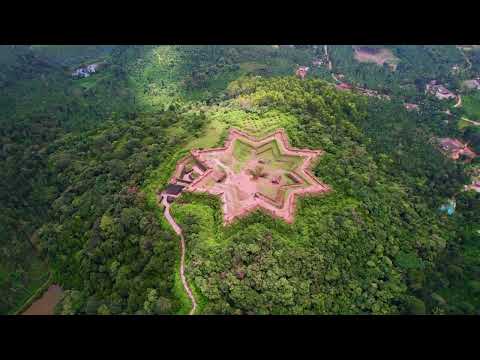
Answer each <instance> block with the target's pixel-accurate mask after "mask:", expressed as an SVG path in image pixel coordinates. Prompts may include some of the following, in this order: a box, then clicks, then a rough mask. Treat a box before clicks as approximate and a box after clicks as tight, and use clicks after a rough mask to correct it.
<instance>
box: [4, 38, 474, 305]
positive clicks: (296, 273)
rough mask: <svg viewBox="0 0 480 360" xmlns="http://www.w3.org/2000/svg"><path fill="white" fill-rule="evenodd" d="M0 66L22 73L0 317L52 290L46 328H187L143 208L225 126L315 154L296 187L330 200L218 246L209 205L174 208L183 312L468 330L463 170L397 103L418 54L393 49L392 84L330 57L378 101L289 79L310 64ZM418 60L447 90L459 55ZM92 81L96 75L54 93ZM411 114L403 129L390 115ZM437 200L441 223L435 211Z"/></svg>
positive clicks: (11, 100)
mask: <svg viewBox="0 0 480 360" xmlns="http://www.w3.org/2000/svg"><path fill="white" fill-rule="evenodd" d="M0 50H1V51H2V54H4V55H2V57H3V61H5V63H9V64H15V63H16V60H13V59H19V58H23V59H24V60H22V61H25V62H26V63H27V64H28V66H27V65H21V64H22V63H18V64H17V65H14V66H13V65H12V66H13V67H8V71H4V72H3V73H2V74H3V75H2V78H1V79H0V80H2V79H3V80H2V81H3V82H2V83H0V107H1V108H2V114H3V118H2V119H0V121H1V124H2V125H1V127H0V137H1V139H2V141H1V147H0V161H1V166H2V169H4V172H3V173H2V175H3V176H2V178H1V180H0V203H1V206H0V230H1V231H0V249H1V251H2V254H4V256H2V260H0V294H1V295H2V296H0V312H2V313H11V312H14V311H16V309H18V308H19V307H20V306H21V305H22V304H23V302H24V301H26V300H27V298H29V297H30V296H31V294H32V293H33V292H34V291H35V290H36V289H37V288H38V287H40V286H41V285H42V284H43V283H44V282H45V281H46V278H47V277H48V274H49V273H51V274H52V276H53V278H54V281H55V282H57V283H59V284H60V285H61V286H62V287H63V288H64V289H65V291H66V295H65V297H64V299H63V301H62V302H61V303H60V305H59V306H58V309H57V310H58V312H59V313H62V314H183V313H187V312H188V310H189V301H188V298H187V297H186V295H185V293H184V290H183V287H182V285H181V282H180V278H179V274H178V261H179V250H178V238H177V237H176V236H175V235H174V233H173V232H172V230H171V228H170V227H169V226H168V224H167V223H166V222H165V220H164V218H163V216H162V211H161V209H160V208H159V206H158V205H157V203H156V197H155V192H156V191H157V190H158V189H159V188H162V187H163V186H165V184H166V182H167V180H168V178H169V177H170V175H171V172H172V170H173V168H174V166H175V162H176V161H177V160H178V159H180V158H181V157H182V156H183V155H184V154H185V153H186V152H187V151H188V150H189V149H191V148H207V147H213V146H217V145H220V144H221V143H222V142H223V140H224V139H225V136H226V132H227V129H228V128H229V127H231V126H234V127H238V128H240V129H243V130H245V131H248V132H251V133H254V134H255V133H265V132H268V131H272V130H275V129H276V128H279V127H282V128H285V129H286V131H287V133H288V135H289V138H290V139H291V142H292V144H293V145H294V146H298V147H309V148H320V149H323V150H325V155H324V156H323V157H322V158H321V160H320V161H319V163H318V165H316V167H315V169H314V170H315V174H316V175H317V176H318V177H319V178H320V179H321V180H322V181H325V182H326V183H327V184H329V185H330V186H332V188H333V189H334V191H333V193H332V194H328V195H326V196H322V197H315V198H308V199H304V200H302V201H301V202H300V204H299V209H298V214H297V217H296V220H295V223H294V224H293V225H287V224H286V223H283V222H282V221H280V220H274V219H272V218H270V217H268V216H266V215H264V214H262V213H255V214H252V215H251V216H248V217H247V218H245V219H242V220H239V221H237V222H235V223H234V224H233V225H231V226H229V227H223V225H222V224H221V221H222V219H221V210H220V208H219V207H220V205H219V202H218V200H217V199H214V198H210V197H205V196H193V195H187V194H184V195H182V197H181V198H180V199H179V201H178V202H176V203H175V204H174V206H173V215H174V217H175V218H176V219H177V220H178V222H179V223H180V225H181V226H182V228H183V229H184V232H185V237H186V241H187V252H186V254H187V258H186V275H187V277H188V280H189V282H190V283H191V284H192V287H193V290H194V293H195V296H196V297H197V298H198V300H199V312H200V313H215V314H219V313H223V314H270V313H273V314H338V313H341V314H358V313H362V314H363V313H365V314H386V313H388V314H392V313H393V314H398V313H409V314H410V313H436V314H445V313H447V314H448V313H468V314H473V313H478V311H479V309H480V303H479V298H480V296H479V291H480V282H479V276H480V273H479V269H480V263H479V260H478V259H479V257H478V253H479V251H480V246H479V241H480V239H479V230H480V229H479V224H478V219H479V218H480V214H479V211H480V206H479V205H480V204H479V200H480V199H479V194H478V193H475V192H473V191H468V192H464V191H462V190H463V186H464V185H465V184H467V183H468V181H469V176H468V174H467V172H468V171H469V170H470V169H471V167H472V166H476V165H475V164H476V163H475V162H474V163H473V164H463V163H462V162H454V161H452V160H450V159H448V158H446V157H445V156H444V155H443V154H442V153H440V152H439V151H438V150H437V149H436V148H435V146H434V145H433V144H432V141H431V139H432V137H434V136H453V137H461V136H464V132H465V131H464V130H463V129H459V128H458V126H457V125H456V123H455V122H453V121H446V120H449V119H450V120H451V118H450V115H447V114H444V113H443V112H441V111H440V110H442V105H441V103H440V102H439V101H437V100H435V99H432V98H431V97H428V96H426V95H425V94H424V93H423V95H422V94H420V93H416V92H414V90H413V89H414V88H415V85H414V84H415V78H416V76H417V75H416V73H415V71H417V70H415V61H416V60H415V59H417V60H418V61H420V62H422V61H423V60H419V59H423V58H422V56H424V57H428V56H430V55H425V53H423V52H422V51H423V50H422V49H421V48H419V47H417V48H415V49H413V50H412V49H410V48H405V47H398V49H397V50H395V49H394V50H393V51H394V53H395V55H396V56H398V57H399V58H400V59H401V60H402V59H403V62H404V65H401V64H402V62H400V63H399V64H398V66H397V71H399V72H398V73H396V75H393V76H390V75H388V74H389V73H388V71H389V70H388V69H385V68H382V67H379V68H375V69H381V71H380V72H381V73H382V74H387V75H386V76H389V77H388V79H390V80H388V81H391V83H386V82H385V78H383V77H379V78H378V79H377V80H375V77H374V76H373V77H372V76H371V74H376V73H375V72H373V73H372V72H369V71H368V69H369V68H370V67H371V66H377V65H375V64H356V63H355V64H354V63H353V62H352V57H351V56H352V55H351V53H350V54H349V55H348V57H347V55H342V51H343V52H345V53H346V52H347V50H349V49H347V48H343V47H332V48H331V56H332V62H333V63H334V66H336V67H337V68H338V69H343V70H342V71H343V72H344V73H345V76H348V77H350V78H349V80H351V81H352V82H353V81H355V79H358V82H359V83H362V82H363V85H365V84H367V85H368V86H372V87H375V88H377V89H384V90H388V91H389V92H390V94H391V95H392V99H391V100H390V101H387V100H381V99H376V98H373V97H366V96H362V95H359V94H357V93H356V92H350V91H345V92H342V91H339V90H337V89H335V86H334V85H333V84H332V82H331V81H332V78H331V74H330V72H329V71H328V69H326V68H325V67H316V68H314V67H312V69H311V70H310V73H309V74H308V75H307V77H306V79H304V80H300V79H298V78H297V77H295V76H294V72H295V69H296V68H297V66H298V65H305V64H310V63H311V62H312V61H313V60H315V59H318V58H319V57H320V56H322V53H323V47H322V46H318V47H315V48H314V47H307V46H305V47H298V48H292V47H272V46H115V47H114V46H102V47H100V46H98V47H94V46H92V47H85V49H83V50H82V49H79V48H75V47H73V48H70V49H68V48H67V49H62V48H61V47H52V48H50V47H48V46H45V47H44V46H33V47H19V48H15V49H13V50H14V51H15V53H12V52H11V51H13V50H12V49H8V48H1V49H0ZM427 50H428V52H429V54H431V52H432V51H434V52H435V51H436V52H437V53H439V54H442V56H445V57H446V58H447V60H445V61H440V63H442V64H443V65H438V67H437V68H435V69H433V68H431V69H430V70H428V71H432V73H428V76H438V75H441V76H444V77H445V78H446V79H447V78H451V74H450V73H448V74H447V70H446V69H448V71H450V65H451V64H455V63H456V62H458V61H459V59H458V56H457V55H458V54H453V53H452V54H451V55H449V54H450V51H451V49H450V50H448V49H442V48H439V49H436V50H435V49H434V50H432V48H428V49H427ZM9 51H10V53H9ZM349 51H350V50H349ZM415 51H416V52H419V53H421V55H418V56H419V57H418V58H416V57H415V56H414V55H413V52H415ZM25 54H29V55H27V56H26V55H25ZM402 54H407V55H405V56H404V57H402ZM9 56H10V57H9ZM471 58H472V61H475V58H474V56H471ZM32 59H42V61H40V63H39V62H38V61H37V60H32ZM462 59H463V57H462ZM0 61H2V59H0ZM425 61H426V60H425ZM96 62H102V63H104V64H105V65H104V67H103V68H101V69H100V70H99V71H98V73H95V74H93V75H91V76H89V77H86V78H83V79H73V78H72V76H71V71H72V70H73V69H75V68H76V67H78V66H84V65H87V64H91V63H96ZM19 64H20V65H19ZM44 64H48V66H47V65H44ZM353 64H354V65H353ZM402 66H403V68H402ZM473 68H474V67H473ZM352 69H354V70H352ZM362 69H363V70H362ZM362 71H364V73H362ZM469 71H470V70H469ZM471 71H473V70H471ZM369 74H370V75H369ZM401 74H403V75H401ZM425 74H427V72H425ZM442 74H443V75H442ZM382 76H383V75H382ZM428 76H427V75H425V77H428ZM361 79H363V80H361ZM365 79H367V80H365ZM402 81H403V82H405V84H407V83H408V84H409V85H408V86H407V88H408V91H407V92H406V93H404V94H402V93H401V89H402V86H404V85H405V84H403V83H402ZM382 84H383V85H382ZM389 84H390V85H391V86H390V85H389ZM411 84H413V88H412V87H410V85H411ZM400 85H402V86H400ZM405 86H406V85H405ZM412 91H413V92H414V93H412ZM422 92H423V89H422ZM413 97H417V98H418V103H421V105H422V111H420V112H418V113H417V112H408V111H407V110H405V109H404V107H403V101H404V100H405V99H407V98H410V99H411V98H413ZM452 111H453V113H454V115H453V116H457V115H456V113H455V111H456V110H452ZM472 134H473V135H471V136H472V138H473V137H474V136H475V134H474V133H473V132H472ZM452 197H455V198H456V201H457V208H456V212H455V214H454V215H453V216H450V217H449V216H447V215H444V214H442V213H440V212H439V211H438V208H439V206H440V205H442V204H444V203H445V201H447V200H448V199H450V198H452ZM32 243H33V246H32ZM238 274H244V275H245V276H243V275H242V276H239V275H238Z"/></svg>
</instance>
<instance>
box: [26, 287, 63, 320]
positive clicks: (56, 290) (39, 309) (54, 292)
mask: <svg viewBox="0 0 480 360" xmlns="http://www.w3.org/2000/svg"><path fill="white" fill-rule="evenodd" d="M62 295H63V289H62V288H61V287H60V286H58V285H55V284H53V285H50V287H49V288H48V290H47V291H45V292H44V293H43V295H42V296H41V297H40V298H39V299H37V300H35V301H34V302H33V303H32V305H30V307H29V308H28V309H27V310H25V311H24V312H23V313H22V315H53V310H54V309H55V305H57V304H58V302H59V301H60V300H61V299H62Z"/></svg>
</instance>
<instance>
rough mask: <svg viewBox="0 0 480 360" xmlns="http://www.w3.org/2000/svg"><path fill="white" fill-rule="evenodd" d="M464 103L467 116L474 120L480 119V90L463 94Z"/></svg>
mask: <svg viewBox="0 0 480 360" xmlns="http://www.w3.org/2000/svg"><path fill="white" fill-rule="evenodd" d="M462 105H463V111H464V113H465V116H466V117H467V118H468V119H470V120H474V121H479V120H480V92H478V91H477V92H475V93H473V94H471V95H466V96H462Z"/></svg>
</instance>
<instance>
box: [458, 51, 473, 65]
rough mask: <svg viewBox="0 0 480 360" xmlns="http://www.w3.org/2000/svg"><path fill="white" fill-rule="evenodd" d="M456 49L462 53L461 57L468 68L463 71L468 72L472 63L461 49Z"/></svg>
mask: <svg viewBox="0 0 480 360" xmlns="http://www.w3.org/2000/svg"><path fill="white" fill-rule="evenodd" d="M457 49H458V50H459V51H460V52H461V53H462V55H463V57H464V58H465V61H466V62H467V64H468V66H467V68H466V69H465V70H470V68H471V67H472V63H471V61H470V59H469V58H468V56H467V54H465V52H464V51H463V49H461V48H458V47H457Z"/></svg>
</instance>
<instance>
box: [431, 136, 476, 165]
mask: <svg viewBox="0 0 480 360" xmlns="http://www.w3.org/2000/svg"><path fill="white" fill-rule="evenodd" d="M439 142H440V149H441V150H442V151H443V152H444V153H446V154H447V155H448V156H449V157H450V158H451V159H452V160H458V159H460V157H461V156H463V157H465V158H466V159H465V161H471V160H472V159H474V158H475V157H476V156H477V154H475V153H474V152H473V151H472V150H471V149H470V148H469V147H468V146H467V144H463V143H462V142H461V141H459V140H457V139H451V138H442V139H439Z"/></svg>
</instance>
